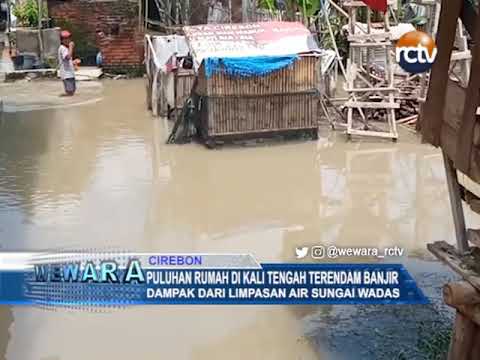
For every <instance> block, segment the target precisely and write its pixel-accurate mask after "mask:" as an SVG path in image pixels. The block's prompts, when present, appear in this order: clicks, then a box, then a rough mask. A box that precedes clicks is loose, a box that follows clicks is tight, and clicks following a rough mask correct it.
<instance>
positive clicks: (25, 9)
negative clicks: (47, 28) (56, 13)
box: [13, 0, 48, 27]
mask: <svg viewBox="0 0 480 360" xmlns="http://www.w3.org/2000/svg"><path fill="white" fill-rule="evenodd" d="M47 12H48V9H47V5H46V4H45V3H44V4H43V6H42V14H44V15H45V14H47ZM13 14H14V15H15V16H16V17H17V21H18V22H19V23H20V25H21V26H28V27H37V26H38V21H39V13H38V3H37V1H36V0H26V1H24V2H22V3H17V4H16V5H15V7H14V8H13Z"/></svg>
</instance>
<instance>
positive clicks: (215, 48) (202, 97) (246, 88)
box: [184, 22, 321, 145]
mask: <svg viewBox="0 0 480 360" xmlns="http://www.w3.org/2000/svg"><path fill="white" fill-rule="evenodd" d="M184 32H185V38H186V41H187V44H188V46H189V49H190V54H191V56H192V60H193V68H194V70H195V74H196V80H195V83H194V88H193V89H192V94H194V96H196V97H198V101H197V102H196V112H197V117H196V127H197V131H198V133H199V135H200V136H201V137H202V139H203V140H204V141H205V142H206V143H207V145H215V144H216V143H218V142H223V141H224V140H226V139H245V138H247V137H249V138H250V137H264V136H266V135H270V134H285V133H287V132H296V133H298V132H307V133H309V134H310V135H312V136H314V137H316V136H317V127H318V102H319V79H320V71H321V69H320V60H321V51H320V49H319V47H318V45H317V43H316V42H315V39H314V38H313V36H312V34H311V33H310V31H309V30H308V29H307V28H306V27H305V26H304V25H302V24H300V23H296V22H257V23H242V24H208V25H198V26H186V27H184Z"/></svg>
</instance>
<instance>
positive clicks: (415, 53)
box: [395, 31, 437, 74]
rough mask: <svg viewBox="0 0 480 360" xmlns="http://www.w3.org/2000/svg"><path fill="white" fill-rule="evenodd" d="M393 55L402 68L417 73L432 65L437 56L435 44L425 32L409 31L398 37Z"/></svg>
mask: <svg viewBox="0 0 480 360" xmlns="http://www.w3.org/2000/svg"><path fill="white" fill-rule="evenodd" d="M395 55H396V59H397V63H398V64H399V65H400V66H401V67H402V69H403V70H405V71H406V72H409V73H411V74H419V73H422V72H426V71H428V70H430V68H431V67H432V64H433V62H434V61H435V57H436V56H437V46H436V45H435V40H433V39H432V37H431V36H430V35H428V34H427V33H424V32H422V31H410V32H408V33H406V34H404V35H403V36H402V37H401V38H400V39H398V42H397V45H396V49H395Z"/></svg>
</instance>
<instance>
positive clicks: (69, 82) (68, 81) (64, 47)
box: [58, 30, 77, 96]
mask: <svg viewBox="0 0 480 360" xmlns="http://www.w3.org/2000/svg"><path fill="white" fill-rule="evenodd" d="M70 38H71V34H70V32H69V31H67V30H63V31H62V32H61V33H60V42H61V44H60V47H59V48H58V65H59V67H60V69H59V71H60V77H61V78H62V81H63V86H64V88H65V94H63V96H73V94H75V90H76V89H77V86H76V83H75V67H74V65H73V48H74V47H75V44H74V42H73V41H71V39H70Z"/></svg>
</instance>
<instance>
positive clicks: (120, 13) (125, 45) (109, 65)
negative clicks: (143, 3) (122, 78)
mask: <svg viewBox="0 0 480 360" xmlns="http://www.w3.org/2000/svg"><path fill="white" fill-rule="evenodd" d="M48 10H49V15H50V17H52V18H53V19H54V21H55V22H56V23H57V24H62V23H66V24H71V27H72V28H74V29H69V30H72V31H75V29H81V34H82V36H85V37H86V38H88V40H89V41H90V42H91V43H94V44H95V45H96V47H97V48H98V49H100V51H101V52H102V55H103V64H104V70H105V71H107V72H117V73H128V72H137V71H142V70H143V65H142V63H143V36H144V34H143V31H142V30H139V28H138V2H137V1H131V0H49V1H48ZM65 27H68V25H66V26H65ZM77 32H78V31H77Z"/></svg>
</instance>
